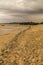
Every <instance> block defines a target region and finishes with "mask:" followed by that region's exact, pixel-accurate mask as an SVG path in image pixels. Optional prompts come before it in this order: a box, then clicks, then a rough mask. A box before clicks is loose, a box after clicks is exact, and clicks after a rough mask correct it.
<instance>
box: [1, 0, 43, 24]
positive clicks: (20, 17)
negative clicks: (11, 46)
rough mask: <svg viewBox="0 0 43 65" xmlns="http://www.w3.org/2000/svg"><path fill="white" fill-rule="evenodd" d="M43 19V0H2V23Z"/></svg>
mask: <svg viewBox="0 0 43 65" xmlns="http://www.w3.org/2000/svg"><path fill="white" fill-rule="evenodd" d="M19 21H21V22H24V21H25V22H26V21H43V0H0V23H4V22H6V23H7V22H19Z"/></svg>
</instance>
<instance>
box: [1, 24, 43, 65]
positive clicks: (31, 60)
mask: <svg viewBox="0 0 43 65" xmlns="http://www.w3.org/2000/svg"><path fill="white" fill-rule="evenodd" d="M24 27H25V29H23V30H20V31H19V32H18V33H17V31H16V32H15V33H16V34H15V33H14V31H13V32H11V33H9V34H8V35H7V36H6V35H5V36H6V37H7V38H8V36H9V38H10V37H12V38H11V39H9V40H10V41H9V42H6V44H5V45H4V47H3V46H2V47H1V51H0V65H43V25H36V26H24ZM26 27H27V28H26ZM3 38H4V37H3ZM4 41H5V40H4ZM4 41H3V42H4ZM0 44H1V43H0Z"/></svg>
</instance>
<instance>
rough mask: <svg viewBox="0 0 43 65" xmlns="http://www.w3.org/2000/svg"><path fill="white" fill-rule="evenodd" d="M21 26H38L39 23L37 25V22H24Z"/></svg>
mask: <svg viewBox="0 0 43 65" xmlns="http://www.w3.org/2000/svg"><path fill="white" fill-rule="evenodd" d="M19 24H20V25H38V24H39V23H35V22H23V23H19Z"/></svg>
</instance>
